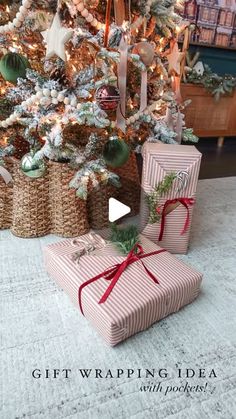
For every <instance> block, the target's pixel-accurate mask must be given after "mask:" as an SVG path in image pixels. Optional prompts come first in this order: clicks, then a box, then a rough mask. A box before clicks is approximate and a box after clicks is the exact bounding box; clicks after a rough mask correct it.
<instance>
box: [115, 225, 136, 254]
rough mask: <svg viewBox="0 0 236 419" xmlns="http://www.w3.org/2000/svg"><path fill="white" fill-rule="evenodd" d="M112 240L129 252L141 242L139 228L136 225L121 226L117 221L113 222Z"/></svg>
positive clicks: (123, 251) (125, 252)
mask: <svg viewBox="0 0 236 419" xmlns="http://www.w3.org/2000/svg"><path fill="white" fill-rule="evenodd" d="M110 240H111V241H112V242H113V243H114V244H115V245H116V247H117V248H118V250H120V251H121V252H122V253H124V254H128V253H129V252H130V251H131V250H132V249H133V248H134V247H135V245H137V244H138V243H139V234H138V229H137V227H136V226H135V225H129V226H127V227H122V228H119V227H118V226H117V225H116V224H115V223H112V224H111V237H110Z"/></svg>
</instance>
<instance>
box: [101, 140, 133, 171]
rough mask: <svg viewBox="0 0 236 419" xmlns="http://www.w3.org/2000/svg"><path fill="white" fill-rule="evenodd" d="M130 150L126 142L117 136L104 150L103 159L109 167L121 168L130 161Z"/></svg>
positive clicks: (109, 141)
mask: <svg viewBox="0 0 236 419" xmlns="http://www.w3.org/2000/svg"><path fill="white" fill-rule="evenodd" d="M129 154H130V150H129V147H128V145H127V144H126V142H125V141H123V140H120V139H119V137H117V136H112V137H110V138H109V140H108V142H107V143H106V144H105V146H104V149H103V157H104V160H105V162H106V163H107V165H108V166H111V167H114V168H116V167H121V166H123V165H124V164H125V163H126V162H127V161H128V159H129Z"/></svg>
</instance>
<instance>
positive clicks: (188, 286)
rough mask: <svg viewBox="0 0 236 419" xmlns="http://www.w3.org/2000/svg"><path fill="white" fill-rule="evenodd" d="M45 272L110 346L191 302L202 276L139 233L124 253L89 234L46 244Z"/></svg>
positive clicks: (198, 288) (196, 293) (196, 292)
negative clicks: (138, 237) (136, 240)
mask: <svg viewBox="0 0 236 419" xmlns="http://www.w3.org/2000/svg"><path fill="white" fill-rule="evenodd" d="M44 256H45V263H46V269H47V272H48V273H49V275H50V276H51V277H52V278H53V279H54V280H55V281H56V282H57V283H58V285H59V286H60V287H61V288H63V289H64V291H65V292H66V293H67V294H68V296H69V297H70V299H71V300H72V302H74V304H75V305H76V306H77V307H78V308H79V309H80V311H81V312H82V314H84V315H85V317H86V318H87V319H88V320H89V322H90V323H91V324H92V325H93V326H94V327H95V329H97V331H98V332H99V333H100V334H101V335H102V336H103V338H104V339H105V341H106V342H107V343H108V344H109V345H112V346H114V345H116V344H118V343H119V342H121V341H123V340H124V339H126V338H128V337H129V336H131V335H133V334H135V333H137V332H140V331H141V330H144V329H146V328H148V327H149V326H151V325H152V324H153V323H155V322H157V321H158V320H160V319H162V318H164V317H166V316H167V315H169V314H171V313H173V312H176V311H178V310H179V309H180V308H181V307H183V306H185V305H186V304H189V303H191V302H192V301H193V300H194V299H195V298H196V297H197V295H198V294H199V290H200V284H201V280H202V275H201V274H200V273H199V272H197V271H196V270H195V269H193V268H191V267H189V266H187V265H186V264H185V263H184V262H182V261H180V260H178V259H177V258H175V257H174V256H173V255H171V254H170V253H168V252H167V251H166V250H164V249H161V248H160V247H159V246H157V245H155V244H154V243H152V242H151V241H150V240H148V239H147V238H145V237H144V236H140V243H139V245H138V246H137V247H136V249H134V250H133V251H131V252H130V253H129V254H128V255H127V256H124V255H121V254H120V253H119V251H118V250H117V249H116V247H114V245H113V244H112V243H109V242H108V243H107V242H104V241H103V239H101V237H100V236H98V235H95V234H92V233H89V234H86V235H84V236H82V237H80V238H79V239H74V240H65V241H62V242H59V243H55V244H51V245H48V246H46V247H45V249H44Z"/></svg>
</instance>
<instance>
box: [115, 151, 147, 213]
mask: <svg viewBox="0 0 236 419" xmlns="http://www.w3.org/2000/svg"><path fill="white" fill-rule="evenodd" d="M112 170H113V172H115V173H116V174H117V175H119V176H120V180H121V185H122V186H121V188H118V189H116V191H115V195H113V196H114V197H115V198H116V199H118V200H119V201H121V202H122V203H124V204H125V205H128V206H129V207H130V208H131V213H130V215H131V216H133V215H136V214H138V213H139V205H140V179H139V173H138V167H137V160H136V155H135V153H132V154H131V155H130V158H129V160H128V162H127V163H126V164H124V166H122V167H120V168H118V169H115V170H114V169H112Z"/></svg>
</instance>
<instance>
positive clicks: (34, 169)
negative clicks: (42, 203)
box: [20, 151, 46, 179]
mask: <svg viewBox="0 0 236 419" xmlns="http://www.w3.org/2000/svg"><path fill="white" fill-rule="evenodd" d="M20 169H21V171H22V173H24V175H25V176H27V177H29V178H32V179H38V178H41V177H43V176H44V175H45V174H46V164H45V163H44V160H43V159H35V157H34V152H32V151H31V152H29V153H27V154H25V155H24V156H23V157H22V159H21V162H20Z"/></svg>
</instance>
